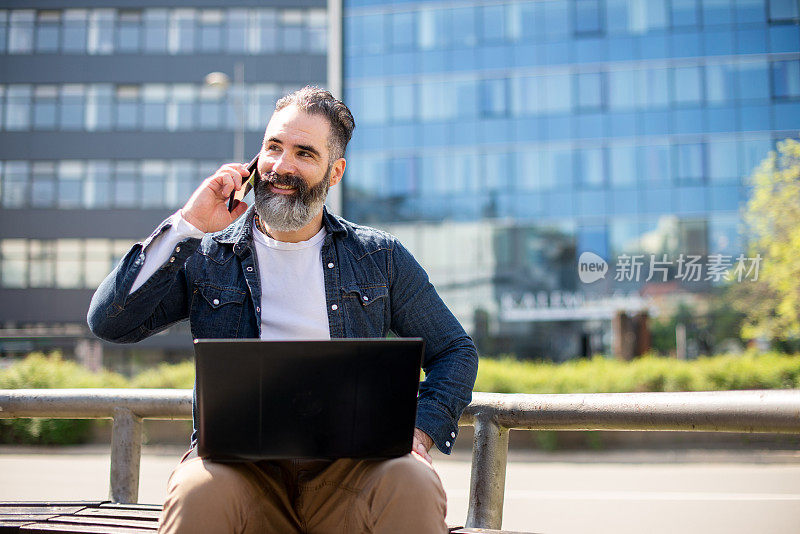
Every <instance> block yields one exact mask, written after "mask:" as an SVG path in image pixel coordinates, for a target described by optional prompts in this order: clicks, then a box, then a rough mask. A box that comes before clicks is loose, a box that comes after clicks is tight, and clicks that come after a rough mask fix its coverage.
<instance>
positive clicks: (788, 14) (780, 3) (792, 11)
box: [769, 0, 800, 21]
mask: <svg viewBox="0 0 800 534" xmlns="http://www.w3.org/2000/svg"><path fill="white" fill-rule="evenodd" d="M798 17H800V8H798V5H797V0H769V20H774V21H788V20H795V19H797V18H798Z"/></svg>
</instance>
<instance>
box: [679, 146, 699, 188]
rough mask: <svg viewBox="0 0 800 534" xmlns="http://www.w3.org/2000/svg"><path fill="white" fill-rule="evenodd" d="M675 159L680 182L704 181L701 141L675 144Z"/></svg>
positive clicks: (694, 182)
mask: <svg viewBox="0 0 800 534" xmlns="http://www.w3.org/2000/svg"><path fill="white" fill-rule="evenodd" d="M674 148H675V159H676V165H675V168H676V169H677V171H678V172H677V176H676V178H677V180H678V184H680V185H685V184H696V183H702V182H703V177H704V176H705V172H704V171H703V169H704V162H703V148H704V146H703V145H702V144H701V143H684V144H679V145H675V147H674Z"/></svg>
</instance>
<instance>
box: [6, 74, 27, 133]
mask: <svg viewBox="0 0 800 534" xmlns="http://www.w3.org/2000/svg"><path fill="white" fill-rule="evenodd" d="M5 115H6V117H5V118H6V130H27V129H29V128H30V125H31V86H30V85H9V86H8V91H7V92H6V113H5Z"/></svg>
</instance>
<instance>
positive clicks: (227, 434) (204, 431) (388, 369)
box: [195, 339, 424, 461]
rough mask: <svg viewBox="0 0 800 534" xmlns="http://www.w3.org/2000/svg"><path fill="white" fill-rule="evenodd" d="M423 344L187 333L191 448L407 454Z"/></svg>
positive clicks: (250, 453) (254, 455)
mask: <svg viewBox="0 0 800 534" xmlns="http://www.w3.org/2000/svg"><path fill="white" fill-rule="evenodd" d="M423 347H424V342H423V341H422V340H421V339H337V340H330V341H260V340H251V339H234V340H195V355H196V358H195V365H196V385H197V408H198V454H199V455H200V456H202V457H208V458H213V459H216V460H244V461H251V460H259V459H279V458H345V457H348V458H390V457H395V456H401V455H403V454H407V453H408V452H410V451H411V440H412V436H413V432H414V424H415V420H416V398H417V391H418V388H419V376H420V364H421V361H422V355H423Z"/></svg>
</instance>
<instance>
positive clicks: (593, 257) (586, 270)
mask: <svg viewBox="0 0 800 534" xmlns="http://www.w3.org/2000/svg"><path fill="white" fill-rule="evenodd" d="M607 272H608V262H606V260H604V259H603V258H601V257H600V256H598V255H597V254H595V253H594V252H584V253H583V254H581V257H580V258H578V277H579V278H580V279H581V282H583V283H584V284H591V283H592V282H597V281H598V280H600V279H601V278H605V277H606V273H607Z"/></svg>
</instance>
